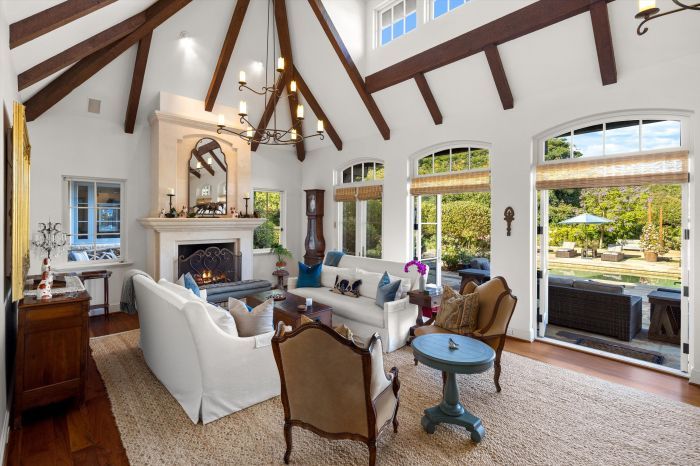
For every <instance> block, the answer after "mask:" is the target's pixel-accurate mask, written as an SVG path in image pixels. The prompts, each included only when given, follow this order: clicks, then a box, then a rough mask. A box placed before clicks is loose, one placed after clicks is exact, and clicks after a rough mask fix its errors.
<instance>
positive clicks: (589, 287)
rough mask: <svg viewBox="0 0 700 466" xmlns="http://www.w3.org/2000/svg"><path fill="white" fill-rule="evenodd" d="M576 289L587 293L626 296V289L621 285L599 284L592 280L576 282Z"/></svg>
mask: <svg viewBox="0 0 700 466" xmlns="http://www.w3.org/2000/svg"><path fill="white" fill-rule="evenodd" d="M573 286H574V288H576V289H579V290H586V291H598V292H602V293H613V294H624V293H623V292H624V290H625V288H624V287H623V286H619V285H608V284H606V283H598V282H594V281H591V280H576V281H574V285H573Z"/></svg>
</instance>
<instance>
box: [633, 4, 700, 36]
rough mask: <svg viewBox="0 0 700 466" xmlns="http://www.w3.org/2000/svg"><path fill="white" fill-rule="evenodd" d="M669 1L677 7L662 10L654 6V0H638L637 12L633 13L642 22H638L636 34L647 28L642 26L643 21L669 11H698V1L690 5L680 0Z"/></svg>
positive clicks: (642, 33) (699, 9) (699, 7)
mask: <svg viewBox="0 0 700 466" xmlns="http://www.w3.org/2000/svg"><path fill="white" fill-rule="evenodd" d="M671 1H672V2H673V3H675V4H676V5H678V8H676V9H674V10H668V11H664V12H662V11H661V10H660V9H659V8H657V7H656V0H639V13H637V14H636V15H634V17H635V18H637V19H641V20H642V22H641V23H639V26H637V35H640V36H641V35H644V34H645V33H646V32H647V31H648V30H649V28H647V27H643V26H644V24H645V23H647V22H649V21H651V20H652V19H656V18H660V17H662V16H666V15H670V14H671V13H678V12H679V11H685V10H695V11H700V3H695V4H692V5H691V4H689V3H684V2H682V1H681V0H671Z"/></svg>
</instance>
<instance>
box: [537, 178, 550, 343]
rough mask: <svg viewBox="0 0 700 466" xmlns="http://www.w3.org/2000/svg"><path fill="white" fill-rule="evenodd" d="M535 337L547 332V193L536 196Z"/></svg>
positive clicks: (541, 192) (540, 192) (542, 192)
mask: <svg viewBox="0 0 700 466" xmlns="http://www.w3.org/2000/svg"><path fill="white" fill-rule="evenodd" d="M536 196H537V264H536V267H537V275H536V277H537V308H536V309H537V314H536V316H535V317H536V319H537V320H536V322H537V336H538V337H540V338H541V337H544V336H545V332H546V330H547V313H548V309H549V306H548V303H547V297H548V296H549V286H548V284H549V254H548V252H549V191H547V190H542V191H539V192H538V193H537V194H536Z"/></svg>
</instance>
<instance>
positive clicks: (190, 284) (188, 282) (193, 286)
mask: <svg viewBox="0 0 700 466" xmlns="http://www.w3.org/2000/svg"><path fill="white" fill-rule="evenodd" d="M183 280H184V282H185V288H187V289H188V290H192V293H194V295H195V296H199V287H198V286H197V282H196V281H194V278H192V275H191V274H190V273H189V272H187V273H186V274H185V276H184V277H183Z"/></svg>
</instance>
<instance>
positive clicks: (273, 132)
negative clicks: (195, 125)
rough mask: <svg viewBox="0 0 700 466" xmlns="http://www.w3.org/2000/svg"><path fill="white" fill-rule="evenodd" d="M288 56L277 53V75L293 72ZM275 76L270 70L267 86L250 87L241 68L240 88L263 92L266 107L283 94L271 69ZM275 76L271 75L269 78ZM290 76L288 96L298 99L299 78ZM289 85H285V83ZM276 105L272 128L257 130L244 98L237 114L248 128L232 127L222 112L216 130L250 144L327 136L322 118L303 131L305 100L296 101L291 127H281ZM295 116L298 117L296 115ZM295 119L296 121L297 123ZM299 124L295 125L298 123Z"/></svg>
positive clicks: (292, 142)
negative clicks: (312, 128)
mask: <svg viewBox="0 0 700 466" xmlns="http://www.w3.org/2000/svg"><path fill="white" fill-rule="evenodd" d="M271 5H272V0H269V2H268V6H267V15H268V22H267V36H266V38H267V48H266V52H265V60H266V63H268V64H269V59H270V53H269V51H270V12H271V9H270V7H271ZM272 27H273V29H272V56H273V57H274V56H275V55H276V53H275V48H276V45H275V44H276V30H277V28H276V24H275V18H274V15H272ZM285 65H286V63H285V59H284V57H282V56H280V57H277V67H276V72H277V73H278V74H279V75H280V76H279V77H278V79H285V74H286V73H290V74H291V73H292V70H287V71H286V72H285ZM265 69H266V70H267V69H268V67H267V66H266V67H265ZM271 75H272V76H270V75H268V73H267V71H266V72H265V86H263V87H262V89H261V90H260V91H257V90H255V89H253V88H251V87H249V86H248V82H247V81H246V74H245V71H243V70H241V71H240V72H239V74H238V90H239V91H243V90H244V89H246V90H248V91H250V92H252V93H254V94H256V95H259V96H263V97H264V98H265V99H264V104H265V105H264V106H265V107H267V103H268V99H272V101H273V102H274V103H275V104H276V102H277V100H278V99H279V98H280V97H281V95H282V91H283V88H282V87H280V88H279V89H277V88H276V87H275V82H277V80H276V79H274V78H275V76H274V73H271ZM270 78H272V79H270ZM289 78H290V76H287V80H288V81H289V89H288V91H287V97H288V98H289V99H292V100H293V101H296V97H297V96H296V94H297V82H296V81H295V80H294V79H289ZM270 81H272V84H270ZM284 87H286V86H284ZM276 107H277V105H275V106H274V108H273V114H272V127H270V128H258V129H257V130H254V129H253V124H252V123H251V122H250V121H249V120H248V104H247V102H246V101H245V100H241V101H240V102H239V104H238V117H239V121H240V123H241V125H242V126H243V127H244V128H246V129H244V130H238V129H236V128H229V127H227V126H226V119H225V117H224V115H222V114H220V115H219V118H218V121H217V125H216V126H217V130H216V132H217V133H218V134H221V133H224V132H226V133H229V134H235V135H236V136H238V137H240V138H241V139H243V140H245V141H246V142H247V143H248V144H251V143H252V142H253V140H255V141H257V143H259V144H267V145H294V144H298V143H300V142H301V141H303V140H305V139H309V138H313V137H318V138H320V139H321V140H323V139H324V125H323V120H318V122H317V124H316V132H315V133H312V134H308V135H304V134H302V133H303V130H302V127H301V124H302V121H303V120H304V106H303V105H302V104H297V106H296V113H295V115H291V117H292V126H291V127H290V128H289V129H279V128H277V109H276ZM295 117H296V118H295ZM295 120H296V122H298V123H296V124H295ZM295 126H296V127H295Z"/></svg>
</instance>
